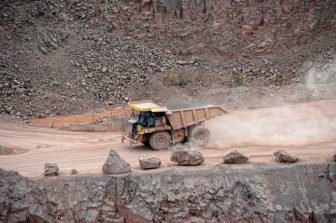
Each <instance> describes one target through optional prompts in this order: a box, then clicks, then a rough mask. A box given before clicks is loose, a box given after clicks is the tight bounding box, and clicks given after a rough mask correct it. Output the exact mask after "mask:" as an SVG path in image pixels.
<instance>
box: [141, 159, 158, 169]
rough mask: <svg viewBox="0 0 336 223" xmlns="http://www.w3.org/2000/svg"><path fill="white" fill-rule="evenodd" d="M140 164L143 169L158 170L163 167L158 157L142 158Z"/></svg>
mask: <svg viewBox="0 0 336 223" xmlns="http://www.w3.org/2000/svg"><path fill="white" fill-rule="evenodd" d="M139 164H140V167H141V169H143V170H147V169H157V168H159V167H160V166H161V160H160V159H159V158H158V157H156V156H150V157H146V156H141V157H139Z"/></svg>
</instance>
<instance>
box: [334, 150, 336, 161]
mask: <svg viewBox="0 0 336 223" xmlns="http://www.w3.org/2000/svg"><path fill="white" fill-rule="evenodd" d="M334 161H336V149H335V150H334Z"/></svg>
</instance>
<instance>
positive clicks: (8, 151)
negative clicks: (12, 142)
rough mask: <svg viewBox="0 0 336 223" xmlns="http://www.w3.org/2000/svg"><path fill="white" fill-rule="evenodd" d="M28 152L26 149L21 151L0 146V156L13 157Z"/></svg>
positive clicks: (16, 148) (20, 149)
mask: <svg viewBox="0 0 336 223" xmlns="http://www.w3.org/2000/svg"><path fill="white" fill-rule="evenodd" d="M25 152H28V149H22V148H18V147H7V146H2V145H0V156H4V155H15V154H20V153H25Z"/></svg>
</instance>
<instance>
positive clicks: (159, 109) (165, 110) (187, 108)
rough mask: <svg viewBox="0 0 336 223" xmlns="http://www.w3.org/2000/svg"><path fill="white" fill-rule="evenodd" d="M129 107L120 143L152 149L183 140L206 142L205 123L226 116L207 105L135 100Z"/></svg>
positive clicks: (218, 109) (221, 111) (222, 110)
mask: <svg viewBox="0 0 336 223" xmlns="http://www.w3.org/2000/svg"><path fill="white" fill-rule="evenodd" d="M128 107H129V108H130V109H131V110H132V114H131V118H130V119H129V120H127V123H125V124H124V134H123V136H122V142H123V143H124V142H125V141H129V142H130V143H131V144H137V143H143V144H145V145H149V146H150V147H151V148H152V149H154V150H165V149H167V148H169V147H170V146H171V145H172V144H176V143H181V142H184V141H195V142H197V143H201V144H206V143H208V141H209V139H210V131H209V130H208V129H207V128H206V127H205V126H204V121H205V120H208V119H210V118H214V117H216V116H219V115H222V114H224V113H226V111H225V110H224V109H223V108H221V107H220V106H217V105H211V104H206V103H190V104H187V105H182V104H176V105H168V106H159V105H157V104H155V103H154V102H153V101H135V102H130V103H128Z"/></svg>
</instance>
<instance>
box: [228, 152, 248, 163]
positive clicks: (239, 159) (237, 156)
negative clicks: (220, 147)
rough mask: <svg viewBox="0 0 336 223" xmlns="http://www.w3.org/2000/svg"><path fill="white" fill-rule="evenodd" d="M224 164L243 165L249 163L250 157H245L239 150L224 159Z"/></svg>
mask: <svg viewBox="0 0 336 223" xmlns="http://www.w3.org/2000/svg"><path fill="white" fill-rule="evenodd" d="M223 160H224V163H226V164H241V163H246V162H247V161H248V157H246V156H244V155H243V154H241V153H240V152H238V151H237V150H234V151H232V152H230V153H228V154H226V155H225V156H224V157H223Z"/></svg>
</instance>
